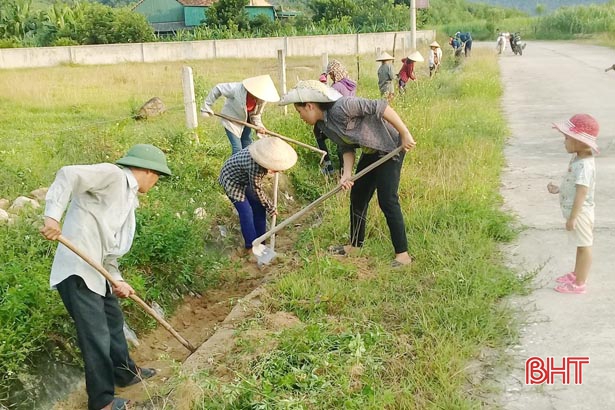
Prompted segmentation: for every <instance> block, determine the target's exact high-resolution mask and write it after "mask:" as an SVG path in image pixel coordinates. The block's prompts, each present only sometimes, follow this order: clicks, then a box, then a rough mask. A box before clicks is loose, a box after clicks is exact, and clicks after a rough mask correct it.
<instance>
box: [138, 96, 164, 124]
mask: <svg viewBox="0 0 615 410" xmlns="http://www.w3.org/2000/svg"><path fill="white" fill-rule="evenodd" d="M166 109H167V107H165V105H164V103H163V102H162V100H161V99H160V98H158V97H154V98H152V99H150V100H149V101H148V102H146V103H145V104H143V106H142V107H141V108H139V111H138V112H137V115H135V118H136V119H137V120H146V119H148V118H150V117H155V116H157V115H160V114H162V113H163V112H165V111H166Z"/></svg>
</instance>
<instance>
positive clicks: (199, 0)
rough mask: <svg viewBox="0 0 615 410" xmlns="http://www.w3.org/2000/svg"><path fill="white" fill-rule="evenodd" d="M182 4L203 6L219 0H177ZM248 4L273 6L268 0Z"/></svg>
mask: <svg viewBox="0 0 615 410" xmlns="http://www.w3.org/2000/svg"><path fill="white" fill-rule="evenodd" d="M177 1H178V2H179V3H180V4H182V5H184V6H201V7H209V6H211V5H212V4H214V3H217V2H218V0H177ZM248 6H268V7H270V6H271V3H269V2H268V1H267V0H250V1H249V2H248Z"/></svg>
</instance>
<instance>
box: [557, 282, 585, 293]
mask: <svg viewBox="0 0 615 410" xmlns="http://www.w3.org/2000/svg"><path fill="white" fill-rule="evenodd" d="M555 291H556V292H559V293H575V294H582V293H585V291H586V289H585V284H582V285H577V284H575V283H574V282H572V283H571V282H568V283H562V284H561V285H558V286H556V287H555Z"/></svg>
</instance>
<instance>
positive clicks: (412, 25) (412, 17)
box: [410, 0, 416, 52]
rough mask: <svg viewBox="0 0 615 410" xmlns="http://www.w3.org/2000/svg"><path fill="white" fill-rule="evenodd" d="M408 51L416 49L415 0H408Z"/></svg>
mask: <svg viewBox="0 0 615 410" xmlns="http://www.w3.org/2000/svg"><path fill="white" fill-rule="evenodd" d="M410 36H411V40H410V48H411V50H410V52H412V51H414V50H416V0H410Z"/></svg>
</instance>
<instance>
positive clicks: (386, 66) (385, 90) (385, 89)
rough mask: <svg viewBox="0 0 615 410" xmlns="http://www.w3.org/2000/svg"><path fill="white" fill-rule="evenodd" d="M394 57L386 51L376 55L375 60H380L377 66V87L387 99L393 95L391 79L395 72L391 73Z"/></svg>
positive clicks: (393, 88)
mask: <svg viewBox="0 0 615 410" xmlns="http://www.w3.org/2000/svg"><path fill="white" fill-rule="evenodd" d="M394 60H395V57H393V56H392V55H390V54H389V53H387V52H386V51H385V52H384V53H382V54H380V55H379V56H378V58H377V59H376V61H380V62H381V64H380V67H378V88H379V89H380V95H381V96H382V97H384V98H386V99H387V100H389V101H390V100H391V99H392V98H393V96H394V95H395V87H394V86H393V80H394V79H395V74H394V73H393V61H394Z"/></svg>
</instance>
